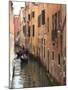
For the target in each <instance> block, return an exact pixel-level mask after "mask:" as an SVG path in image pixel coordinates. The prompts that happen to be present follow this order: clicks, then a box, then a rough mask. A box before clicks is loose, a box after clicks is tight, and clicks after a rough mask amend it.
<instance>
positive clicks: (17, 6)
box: [13, 2, 25, 15]
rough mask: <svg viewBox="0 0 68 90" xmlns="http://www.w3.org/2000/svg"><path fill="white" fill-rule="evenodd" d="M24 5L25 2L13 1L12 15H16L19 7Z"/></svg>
mask: <svg viewBox="0 0 68 90" xmlns="http://www.w3.org/2000/svg"><path fill="white" fill-rule="evenodd" d="M24 6H25V2H13V8H14V10H13V13H14V15H18V14H19V11H20V8H21V7H24Z"/></svg>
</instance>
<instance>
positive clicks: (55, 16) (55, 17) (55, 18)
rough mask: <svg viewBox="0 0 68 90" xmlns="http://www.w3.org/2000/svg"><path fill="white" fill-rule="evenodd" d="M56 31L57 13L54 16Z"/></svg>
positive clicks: (55, 28)
mask: <svg viewBox="0 0 68 90" xmlns="http://www.w3.org/2000/svg"><path fill="white" fill-rule="evenodd" d="M54 26H55V27H54V30H57V13H55V15H54Z"/></svg>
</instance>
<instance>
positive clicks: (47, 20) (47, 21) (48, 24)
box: [47, 18, 49, 32]
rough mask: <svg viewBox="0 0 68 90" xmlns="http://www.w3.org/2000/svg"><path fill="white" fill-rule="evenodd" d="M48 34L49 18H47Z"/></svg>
mask: <svg viewBox="0 0 68 90" xmlns="http://www.w3.org/2000/svg"><path fill="white" fill-rule="evenodd" d="M47 24H48V32H49V18H47Z"/></svg>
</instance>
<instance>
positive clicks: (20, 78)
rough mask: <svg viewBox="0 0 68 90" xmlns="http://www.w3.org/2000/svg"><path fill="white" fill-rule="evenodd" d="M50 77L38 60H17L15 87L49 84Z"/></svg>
mask: <svg viewBox="0 0 68 90" xmlns="http://www.w3.org/2000/svg"><path fill="white" fill-rule="evenodd" d="M48 85H49V83H48V78H47V75H46V72H45V69H44V68H43V67H42V65H41V64H39V63H38V62H37V61H34V60H28V63H25V62H23V64H22V67H21V65H20V62H19V61H18V60H17V61H16V67H15V74H14V79H13V88H30V87H45V86H48Z"/></svg>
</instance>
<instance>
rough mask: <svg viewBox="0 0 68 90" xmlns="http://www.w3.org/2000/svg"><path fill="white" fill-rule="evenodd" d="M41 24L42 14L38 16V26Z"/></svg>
mask: <svg viewBox="0 0 68 90" xmlns="http://www.w3.org/2000/svg"><path fill="white" fill-rule="evenodd" d="M40 25H41V15H39V16H38V27H40Z"/></svg>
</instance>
